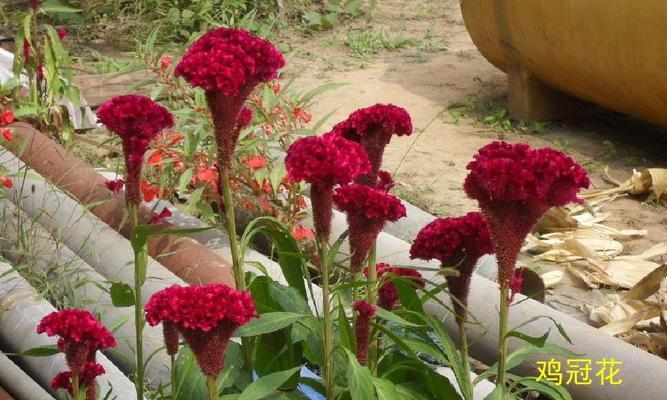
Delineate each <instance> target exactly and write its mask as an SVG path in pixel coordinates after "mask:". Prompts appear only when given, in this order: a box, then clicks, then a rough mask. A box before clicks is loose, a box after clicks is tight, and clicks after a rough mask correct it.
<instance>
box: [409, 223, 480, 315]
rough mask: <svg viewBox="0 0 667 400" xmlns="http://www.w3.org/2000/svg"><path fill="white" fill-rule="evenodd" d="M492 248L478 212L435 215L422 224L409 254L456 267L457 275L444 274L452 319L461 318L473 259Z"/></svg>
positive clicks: (445, 265) (463, 312)
mask: <svg viewBox="0 0 667 400" xmlns="http://www.w3.org/2000/svg"><path fill="white" fill-rule="evenodd" d="M491 252H492V246H491V239H490V237H489V229H488V228H487V226H486V222H485V221H484V217H483V216H482V213H480V212H471V213H468V214H466V215H464V216H462V217H457V218H451V217H449V218H438V219H436V220H434V221H433V222H431V223H429V224H428V225H426V226H425V227H423V228H422V229H421V230H420V231H419V233H418V234H417V238H416V239H415V241H414V242H413V243H412V247H410V258H413V259H414V258H420V259H422V260H432V259H436V260H438V261H440V263H441V264H442V266H443V267H456V270H457V271H458V276H446V277H445V279H446V280H447V285H448V288H449V293H450V295H451V296H452V303H453V304H454V311H455V312H456V319H457V321H458V322H459V323H461V322H462V321H465V316H466V309H465V306H466V305H467V304H468V292H469V290H470V280H471V279H472V274H473V271H474V269H475V264H477V260H478V259H479V258H480V257H481V256H483V255H484V254H490V253H491Z"/></svg>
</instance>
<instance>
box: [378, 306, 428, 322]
mask: <svg viewBox="0 0 667 400" xmlns="http://www.w3.org/2000/svg"><path fill="white" fill-rule="evenodd" d="M376 313H377V316H378V317H379V318H382V319H385V320H387V321H390V322H394V323H396V324H399V325H403V326H412V327H418V326H423V325H418V324H413V323H412V322H409V321H407V320H405V319H403V318H401V317H399V316H398V315H396V314H394V313H393V312H391V311H387V310H385V309H384V308H381V307H378V308H377V312H376Z"/></svg>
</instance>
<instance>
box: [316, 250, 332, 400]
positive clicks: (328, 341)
mask: <svg viewBox="0 0 667 400" xmlns="http://www.w3.org/2000/svg"><path fill="white" fill-rule="evenodd" d="M317 250H318V253H319V257H320V273H321V275H322V276H321V278H322V318H323V320H324V321H323V324H322V331H323V332H322V337H323V341H324V365H323V366H322V375H323V377H324V386H325V391H326V398H327V399H333V398H334V388H335V382H334V376H335V371H334V364H333V321H332V319H331V304H330V293H329V292H330V288H329V273H330V271H329V260H328V259H329V257H328V255H327V244H326V243H318V246H317Z"/></svg>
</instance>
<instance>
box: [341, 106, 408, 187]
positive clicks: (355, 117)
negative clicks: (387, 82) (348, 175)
mask: <svg viewBox="0 0 667 400" xmlns="http://www.w3.org/2000/svg"><path fill="white" fill-rule="evenodd" d="M332 133H333V134H336V135H340V136H343V137H344V138H346V139H349V140H352V141H355V142H359V143H361V145H362V146H364V149H366V153H368V158H369V159H370V162H371V172H370V173H369V174H367V175H365V176H361V177H360V178H359V182H362V183H365V184H367V185H371V186H376V185H377V175H378V171H379V170H380V166H381V165H382V156H383V153H384V148H385V146H386V145H387V144H389V142H390V140H391V137H392V136H393V135H397V136H403V135H410V134H412V120H411V118H410V114H408V112H407V111H406V110H405V109H404V108H402V107H398V106H395V105H393V104H375V105H373V106H370V107H366V108H361V109H359V110H356V111H355V112H353V113H352V114H350V116H349V117H348V118H347V119H346V120H345V121H342V122H340V123H338V124H337V125H336V126H334V128H333V130H332Z"/></svg>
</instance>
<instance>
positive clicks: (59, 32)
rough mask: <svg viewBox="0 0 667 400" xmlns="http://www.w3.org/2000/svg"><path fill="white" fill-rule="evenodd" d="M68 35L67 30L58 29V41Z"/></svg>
mask: <svg viewBox="0 0 667 400" xmlns="http://www.w3.org/2000/svg"><path fill="white" fill-rule="evenodd" d="M68 34H69V32H67V29H65V28H58V37H59V38H60V40H63V39H65V38H66V37H67V35H68Z"/></svg>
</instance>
